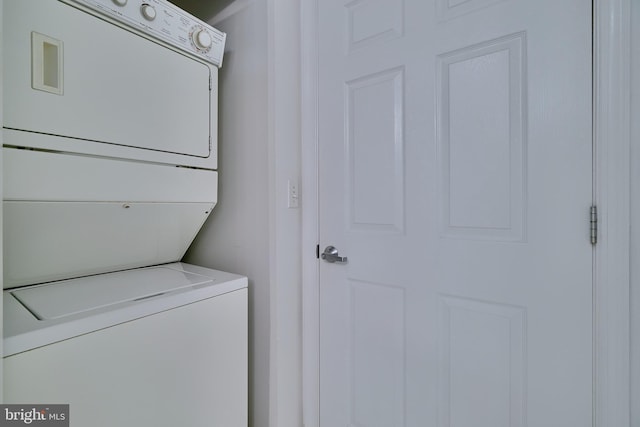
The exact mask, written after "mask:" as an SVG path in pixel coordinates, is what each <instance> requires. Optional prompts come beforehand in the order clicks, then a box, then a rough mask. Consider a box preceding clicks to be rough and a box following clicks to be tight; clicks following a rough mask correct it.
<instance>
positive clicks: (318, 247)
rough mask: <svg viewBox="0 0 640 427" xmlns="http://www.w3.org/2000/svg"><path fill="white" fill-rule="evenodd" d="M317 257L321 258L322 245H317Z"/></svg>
mask: <svg viewBox="0 0 640 427" xmlns="http://www.w3.org/2000/svg"><path fill="white" fill-rule="evenodd" d="M316 258H317V259H320V245H316Z"/></svg>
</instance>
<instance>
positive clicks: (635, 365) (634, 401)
mask: <svg viewBox="0 0 640 427" xmlns="http://www.w3.org/2000/svg"><path fill="white" fill-rule="evenodd" d="M631 30H632V33H631V425H632V426H639V425H640V120H639V118H640V3H639V2H637V1H632V2H631Z"/></svg>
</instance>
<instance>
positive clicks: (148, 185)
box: [2, 0, 247, 427]
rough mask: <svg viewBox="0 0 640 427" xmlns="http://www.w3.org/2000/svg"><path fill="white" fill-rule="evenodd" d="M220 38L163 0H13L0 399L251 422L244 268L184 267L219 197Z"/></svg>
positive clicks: (8, 19) (110, 422)
mask: <svg viewBox="0 0 640 427" xmlns="http://www.w3.org/2000/svg"><path fill="white" fill-rule="evenodd" d="M224 44H225V34H224V33H222V32H220V31H217V30H216V29H214V28H212V27H211V26H209V25H207V24H206V23H203V22H201V21H199V20H198V19H196V18H194V17H193V16H191V15H189V14H188V13H186V12H184V11H183V10H181V9H179V8H177V7H175V6H174V5H172V4H171V3H169V2H167V1H165V0H44V1H43V0H4V2H3V28H2V49H3V70H2V80H3V81H2V84H3V94H2V97H3V114H4V118H3V133H2V138H3V181H4V183H3V186H4V200H3V251H4V254H3V257H4V259H3V261H4V278H3V279H4V282H3V283H4V289H5V291H4V359H3V362H4V363H3V366H4V372H3V374H4V384H3V386H4V387H3V390H4V401H5V403H20V404H60V403H62V404H65V403H68V404H70V418H71V425H72V426H74V425H75V426H92V427H99V426H110V427H111V426H116V425H118V426H178V425H183V426H193V427H197V426H214V425H215V426H230V427H233V426H246V424H247V279H246V278H244V277H241V276H237V275H234V274H230V273H225V272H221V271H217V270H211V269H207V268H203V267H198V266H193V265H188V264H184V263H181V262H179V261H180V260H181V259H182V257H183V255H184V253H185V251H186V250H187V248H188V247H189V245H190V244H191V242H192V240H193V239H194V237H195V236H196V234H197V232H198V230H199V229H200V228H201V226H202V225H203V223H204V221H205V220H206V218H207V217H208V215H209V214H210V213H211V210H212V209H213V208H214V206H215V204H216V202H217V172H216V171H217V167H218V164H217V136H216V135H217V113H218V112H217V99H218V67H220V66H221V65H222V57H223V50H224Z"/></svg>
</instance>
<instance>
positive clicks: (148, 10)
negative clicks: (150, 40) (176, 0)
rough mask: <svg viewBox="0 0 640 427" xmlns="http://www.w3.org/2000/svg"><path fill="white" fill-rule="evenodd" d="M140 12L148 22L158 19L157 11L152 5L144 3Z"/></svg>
mask: <svg viewBox="0 0 640 427" xmlns="http://www.w3.org/2000/svg"><path fill="white" fill-rule="evenodd" d="M140 12H141V13H142V16H144V19H146V20H147V21H153V20H154V19H156V9H155V8H154V7H153V6H151V5H150V4H146V3H143V4H142V6H140Z"/></svg>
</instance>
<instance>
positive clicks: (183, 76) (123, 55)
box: [2, 0, 218, 169]
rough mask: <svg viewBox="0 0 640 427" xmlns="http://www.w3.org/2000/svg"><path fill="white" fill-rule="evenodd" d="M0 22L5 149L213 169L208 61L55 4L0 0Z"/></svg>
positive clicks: (213, 103)
mask: <svg viewBox="0 0 640 427" xmlns="http://www.w3.org/2000/svg"><path fill="white" fill-rule="evenodd" d="M156 2H157V1H156ZM84 3H87V2H84ZM89 3H96V2H95V1H94V2H89ZM128 3H129V5H130V6H129V7H134V6H135V5H134V3H136V2H134V1H130V2H128ZM157 3H158V4H164V3H165V2H157ZM74 4H75V2H74ZM136 10H139V6H138V8H137V9H136ZM137 13H139V12H137ZM3 17H4V22H3V40H2V43H3V54H4V55H5V57H7V58H11V61H4V63H3V81H4V85H3V102H4V105H5V110H4V112H5V114H4V117H3V120H4V122H3V127H4V135H3V136H4V141H3V144H4V145H5V146H14V147H30V148H35V149H41V150H55V151H57V152H65V153H81V154H88V155H95V156H106V157H111V158H126V159H135V160H141V161H149V162H158V163H166V164H174V165H185V166H190V167H198V168H206V169H216V168H217V150H216V148H217V120H216V116H217V105H218V102H217V98H218V90H217V83H218V68H217V67H216V66H214V65H212V64H211V63H210V62H209V61H206V60H204V59H202V58H200V57H198V56H194V55H192V54H191V53H188V52H186V51H184V50H181V49H176V48H174V47H172V46H171V45H167V44H164V43H160V42H158V41H157V40H156V39H153V38H149V35H148V32H145V31H142V30H144V29H145V28H143V27H140V26H138V27H131V26H128V25H127V26H125V27H124V28H123V25H124V24H126V23H123V22H122V21H117V20H113V19H110V18H108V17H106V16H104V15H103V14H100V13H98V12H97V11H95V10H93V9H89V8H77V7H74V6H71V5H69V4H66V3H63V2H60V1H55V0H47V1H42V0H21V1H11V2H6V4H5V5H4V9H3ZM157 20H158V21H160V20H161V19H160V18H157ZM189 22H190V24H189V25H191V22H193V23H194V25H195V22H200V21H196V20H195V18H193V21H189ZM203 25H204V23H203ZM9 106H10V108H8V107H9Z"/></svg>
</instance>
